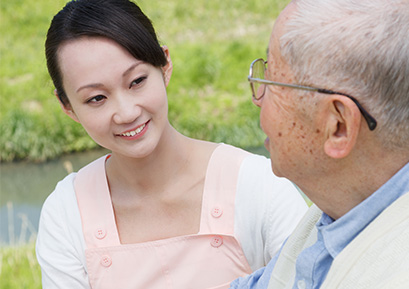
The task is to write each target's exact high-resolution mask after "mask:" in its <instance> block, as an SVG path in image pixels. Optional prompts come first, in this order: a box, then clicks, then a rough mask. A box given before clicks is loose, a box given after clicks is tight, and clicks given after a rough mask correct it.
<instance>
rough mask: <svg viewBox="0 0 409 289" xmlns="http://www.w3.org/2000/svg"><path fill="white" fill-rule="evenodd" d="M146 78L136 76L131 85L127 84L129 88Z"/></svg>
mask: <svg viewBox="0 0 409 289" xmlns="http://www.w3.org/2000/svg"><path fill="white" fill-rule="evenodd" d="M146 78H147V77H146V76H144V77H138V78H137V79H135V80H133V81H132V82H131V85H129V88H131V87H132V86H135V85H140V84H141V83H142V82H143V81H144V80H145V79H146Z"/></svg>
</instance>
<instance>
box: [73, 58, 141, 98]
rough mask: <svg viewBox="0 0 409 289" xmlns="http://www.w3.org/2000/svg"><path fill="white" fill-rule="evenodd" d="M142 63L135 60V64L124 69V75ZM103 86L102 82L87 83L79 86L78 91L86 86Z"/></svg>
mask: <svg viewBox="0 0 409 289" xmlns="http://www.w3.org/2000/svg"><path fill="white" fill-rule="evenodd" d="M140 64H142V61H138V62H135V63H134V64H132V65H131V66H130V67H129V68H128V69H127V70H125V71H124V73H122V77H125V76H127V75H128V74H129V73H131V71H132V70H134V69H135V67H137V66H138V65H140ZM101 86H104V85H103V84H102V83H90V84H86V85H83V86H81V87H80V88H78V89H77V91H76V93H78V92H80V91H81V90H83V89H85V88H97V87H101Z"/></svg>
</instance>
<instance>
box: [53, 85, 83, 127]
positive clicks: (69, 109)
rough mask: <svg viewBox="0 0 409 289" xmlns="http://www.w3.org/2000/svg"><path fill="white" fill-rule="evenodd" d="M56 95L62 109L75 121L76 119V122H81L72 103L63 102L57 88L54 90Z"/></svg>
mask: <svg viewBox="0 0 409 289" xmlns="http://www.w3.org/2000/svg"><path fill="white" fill-rule="evenodd" d="M54 95H55V96H56V97H57V99H58V102H59V103H60V106H61V109H62V111H63V112H64V113H65V114H66V115H68V116H69V117H70V118H71V119H73V120H74V121H76V122H78V123H79V122H80V121H79V119H78V117H77V115H76V114H75V112H74V110H73V109H72V107H71V104H69V103H68V104H64V103H62V102H61V99H60V97H59V96H58V93H57V90H56V89H55V90H54Z"/></svg>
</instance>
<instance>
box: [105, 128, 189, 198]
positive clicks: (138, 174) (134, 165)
mask: <svg viewBox="0 0 409 289" xmlns="http://www.w3.org/2000/svg"><path fill="white" fill-rule="evenodd" d="M192 141H193V140H191V139H189V138H187V137H185V136H183V135H182V134H180V133H178V132H177V131H176V130H175V129H173V128H171V129H170V130H169V132H168V133H167V134H166V135H164V136H163V138H162V139H161V140H160V142H159V143H158V145H157V147H156V148H155V149H154V150H153V151H152V153H150V154H149V155H148V156H146V157H144V158H131V157H127V156H123V155H119V154H115V153H114V152H113V154H112V156H111V157H110V158H109V159H108V161H107V165H106V172H107V176H108V182H109V184H110V187H111V189H112V188H116V189H119V190H120V191H126V192H130V193H135V194H139V193H141V194H142V195H147V194H153V193H159V192H163V191H164V189H165V188H167V187H169V184H170V183H172V182H173V181H174V179H175V178H176V176H177V175H178V174H181V173H183V172H184V171H185V170H186V169H187V164H188V163H189V159H190V157H191V152H192V149H191V146H192Z"/></svg>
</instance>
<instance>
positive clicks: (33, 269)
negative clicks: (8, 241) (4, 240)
mask: <svg viewBox="0 0 409 289" xmlns="http://www.w3.org/2000/svg"><path fill="white" fill-rule="evenodd" d="M14 288H15V289H40V288H41V272H40V266H39V265H38V263H37V260H36V256H35V251H34V244H27V245H23V246H18V247H1V248H0V289H14Z"/></svg>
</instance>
